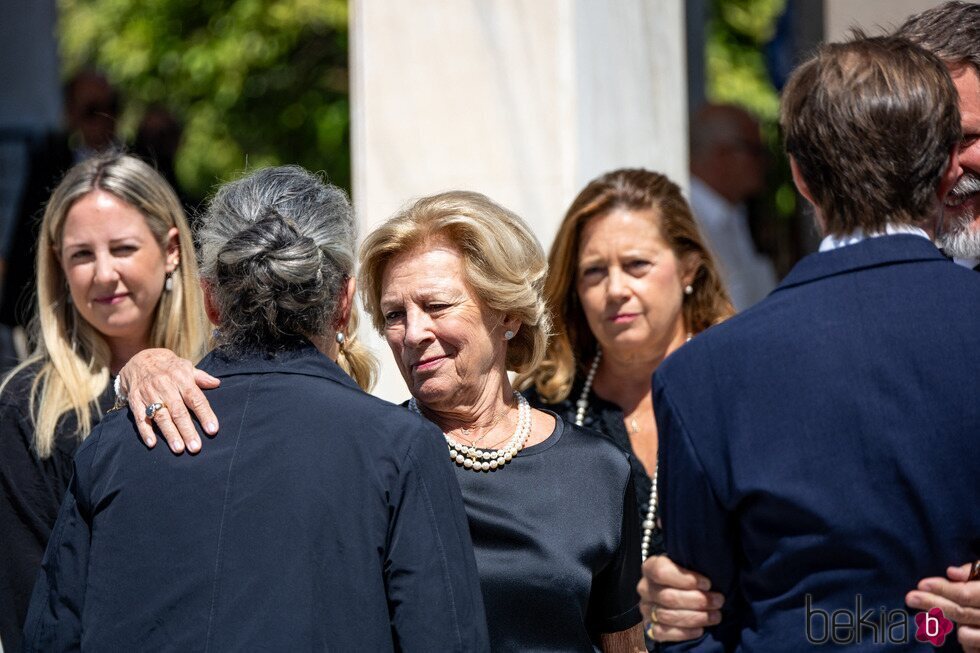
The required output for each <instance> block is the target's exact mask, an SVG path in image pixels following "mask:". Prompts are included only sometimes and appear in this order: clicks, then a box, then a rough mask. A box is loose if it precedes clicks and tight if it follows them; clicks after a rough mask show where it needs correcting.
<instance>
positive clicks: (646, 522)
mask: <svg viewBox="0 0 980 653" xmlns="http://www.w3.org/2000/svg"><path fill="white" fill-rule="evenodd" d="M692 337H693V336H692V335H691V334H690V333H689V334H687V340H685V341H684V342H689V341H690V340H691V338H692ZM601 360H602V349H599V348H598V347H596V352H595V359H593V361H592V367H590V368H589V373H588V374H586V375H585V385H583V386H582V394H581V395H579V398H578V401H576V402H575V426H582V424H583V422H585V413H586V412H587V411H588V409H589V392H591V391H592V382H593V381H595V375H596V372H598V371H599V362H600V361H601ZM659 473H660V463H659V462H658V463H657V464H656V466H654V468H653V478H652V479H651V481H652V485H651V486H650V501H649V503H648V504H647V514H646V517H645V518H644V519H643V540H642V542H641V544H640V560H646V559H647V558H649V557H650V541H651V540H652V539H653V527H654V526H655V525H656V523H657V475H658V474H659Z"/></svg>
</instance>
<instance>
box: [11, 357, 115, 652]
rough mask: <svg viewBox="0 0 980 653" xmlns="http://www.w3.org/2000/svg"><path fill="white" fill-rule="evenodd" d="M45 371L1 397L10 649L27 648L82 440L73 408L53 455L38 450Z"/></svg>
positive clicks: (108, 394)
mask: <svg viewBox="0 0 980 653" xmlns="http://www.w3.org/2000/svg"><path fill="white" fill-rule="evenodd" d="M39 369H40V366H37V367H33V368H28V369H25V370H22V371H21V372H19V373H18V374H17V376H15V377H14V378H13V379H12V380H11V381H10V383H9V384H8V385H7V387H6V388H5V389H4V391H3V394H2V395H0V539H2V542H3V544H2V545H0V546H2V550H3V555H0V639H2V641H3V649H4V650H5V651H19V650H20V649H21V629H22V628H23V625H24V617H25V616H27V603H28V601H29V600H30V598H31V590H32V589H33V587H34V581H35V579H36V578H37V572H38V570H39V569H40V568H41V558H42V556H44V549H45V547H46V546H47V544H48V538H49V537H50V536H51V527H52V526H53V525H54V522H55V519H56V518H57V516H58V506H59V505H61V499H62V497H63V496H64V494H65V490H66V489H67V488H68V482H69V481H70V480H71V474H72V456H73V455H74V453H75V449H76V448H77V447H78V444H79V440H78V437H77V436H76V435H75V427H76V424H77V422H76V421H75V414H74V412H73V411H69V412H68V413H66V414H65V415H64V416H63V417H62V419H61V421H60V422H59V423H58V428H57V430H56V432H55V446H54V451H53V452H52V453H51V456H49V457H48V458H44V459H41V458H39V457H38V455H37V453H36V451H35V450H34V424H33V422H32V420H31V415H30V406H29V402H30V394H31V384H32V383H33V381H34V377H35V376H36V375H37V372H38V370H39ZM98 403H99V406H100V408H101V409H102V411H103V412H105V411H106V410H108V409H109V408H110V407H111V406H112V403H113V392H112V388H111V387H106V389H105V391H104V392H103V393H102V394H101V395H100V396H99V399H98ZM96 417H98V416H97V415H96Z"/></svg>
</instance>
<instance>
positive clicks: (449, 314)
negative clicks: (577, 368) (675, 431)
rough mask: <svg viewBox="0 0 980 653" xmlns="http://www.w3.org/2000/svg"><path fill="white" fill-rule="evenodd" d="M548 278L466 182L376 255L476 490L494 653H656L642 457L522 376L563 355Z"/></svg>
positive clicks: (387, 297) (380, 285)
mask: <svg viewBox="0 0 980 653" xmlns="http://www.w3.org/2000/svg"><path fill="white" fill-rule="evenodd" d="M546 273H547V262H546V260H545V257H544V252H543V250H542V249H541V245H540V244H539V243H538V241H537V239H536V238H535V237H534V235H533V233H531V230H530V229H529V228H528V226H527V224H525V222H524V220H522V219H521V218H520V217H519V216H517V215H515V214H514V213H513V212H511V211H509V210H507V209H506V208H504V207H502V206H500V205H499V204H497V203H496V202H494V201H493V200H491V199H490V198H488V197H486V196H484V195H481V194H479V193H472V192H466V191H450V192H446V193H440V194H438V195H432V196H429V197H423V198H421V199H419V200H418V201H416V202H413V203H412V204H410V205H409V206H408V207H406V208H405V209H404V210H403V211H401V212H399V213H398V214H397V215H395V216H394V217H392V218H391V219H389V220H387V221H385V222H384V223H383V224H381V225H380V226H379V227H378V228H377V229H375V230H374V231H373V232H372V233H371V234H369V235H368V237H367V238H366V240H365V242H364V244H363V246H362V248H361V270H360V275H361V282H362V284H363V286H364V293H363V299H364V303H365V306H366V308H367V312H368V313H369V314H370V316H371V320H372V322H373V324H374V326H375V327H376V328H377V329H378V330H379V331H380V332H381V333H382V335H383V336H384V337H385V339H386V341H387V343H388V345H389V347H390V348H391V351H392V353H393V354H394V356H395V360H396V362H397V363H398V367H399V370H400V372H401V374H402V377H403V378H404V380H405V382H406V384H407V385H408V388H409V391H410V392H411V394H412V400H411V401H410V402H409V409H410V410H411V411H412V412H416V413H419V414H421V415H422V416H424V417H425V418H426V419H428V420H430V421H431V422H432V423H434V424H435V425H436V426H438V427H439V430H440V431H442V432H443V436H442V437H443V439H444V441H445V443H444V444H443V456H446V455H447V454H448V457H449V458H450V459H451V460H452V465H453V469H454V470H455V474H456V480H457V482H458V483H459V487H460V488H461V489H462V495H463V503H464V505H465V507H466V516H467V518H468V520H469V528H470V533H471V535H472V537H473V547H474V550H475V553H476V562H477V568H478V570H479V575H480V583H481V586H482V590H483V600H484V603H485V605H486V614H487V626H488V630H489V633H490V645H491V648H492V649H493V650H495V651H535V650H549V651H592V650H596V649H599V650H602V651H605V652H606V653H625V652H626V651H637V650H642V649H643V633H642V630H641V628H640V612H639V610H638V608H637V603H638V596H637V593H636V584H637V582H638V581H639V579H640V535H639V529H640V524H639V515H638V513H637V510H636V499H635V496H634V489H633V482H632V478H631V475H630V464H629V461H628V458H627V456H626V454H625V453H623V452H622V451H621V450H620V449H619V448H618V447H616V445H615V444H613V443H612V442H611V441H606V440H604V439H601V438H597V437H595V436H594V435H592V434H589V433H587V432H585V431H583V430H582V429H580V428H579V427H577V426H576V425H575V424H573V423H570V422H568V421H566V420H563V419H562V418H561V416H559V415H557V414H555V413H553V412H551V411H547V410H535V409H532V408H531V406H530V405H529V404H528V402H527V400H526V399H525V398H524V397H522V396H521V395H520V394H518V393H516V392H515V391H514V388H513V387H512V386H511V382H510V379H509V377H508V372H517V373H523V372H528V371H530V370H533V369H534V368H535V367H536V366H537V365H538V364H539V363H540V361H541V359H542V356H543V355H544V353H545V351H546V349H547V344H548V336H549V332H550V328H551V321H550V319H549V314H548V310H547V305H546V302H545V299H544V297H543V294H542V291H543V287H544V281H545V275H546ZM158 369H161V370H164V369H165V368H164V367H162V366H160V367H158ZM163 375H164V376H167V375H168V374H167V373H166V372H165V371H164V372H163ZM137 376H140V375H137ZM194 390H196V389H195V388H190V389H189V390H188V392H191V391H194ZM195 410H197V409H195ZM406 412H408V411H406ZM198 414H200V412H199V411H198ZM225 437H226V436H224V435H222V436H220V437H218V438H217V440H216V441H220V440H224V439H225ZM209 448H210V447H209ZM440 518H441V519H442V518H446V516H445V515H440Z"/></svg>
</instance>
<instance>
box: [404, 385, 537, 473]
mask: <svg viewBox="0 0 980 653" xmlns="http://www.w3.org/2000/svg"><path fill="white" fill-rule="evenodd" d="M514 398H515V399H517V428H516V429H515V430H514V435H512V436H511V437H510V439H508V440H507V443H506V444H505V445H504V447H503V448H502V449H481V448H479V447H475V446H473V445H471V444H463V443H461V442H457V441H456V440H455V439H453V438H452V437H451V436H450V435H449V434H448V433H443V434H442V437H443V438H445V439H446V444H447V445H449V458H450V459H451V460H452V461H453V462H454V463H456V464H457V465H459V466H461V467H464V468H465V469H472V470H473V471H474V472H492V471H496V470H498V469H500V468H501V467H503V466H504V465H506V464H507V463H509V462H510V461H511V460H512V459H513V458H514V456H515V455H517V452H518V451H520V450H521V449H523V448H524V443H525V442H527V438H528V436H529V435H531V405H530V404H529V403H527V399H525V398H524V395H522V394H521V393H519V392H516V391H515V392H514ZM408 407H409V409H411V411H412V412H413V413H416V414H418V415H421V414H422V411H421V410H419V404H418V402H417V401H415V398H414V397H413V398H412V399H410V400H409V402H408Z"/></svg>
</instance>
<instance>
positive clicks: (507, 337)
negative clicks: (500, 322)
mask: <svg viewBox="0 0 980 653" xmlns="http://www.w3.org/2000/svg"><path fill="white" fill-rule="evenodd" d="M513 337H514V332H513V331H511V330H510V329H507V330H506V331H504V340H510V339H511V338H513Z"/></svg>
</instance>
